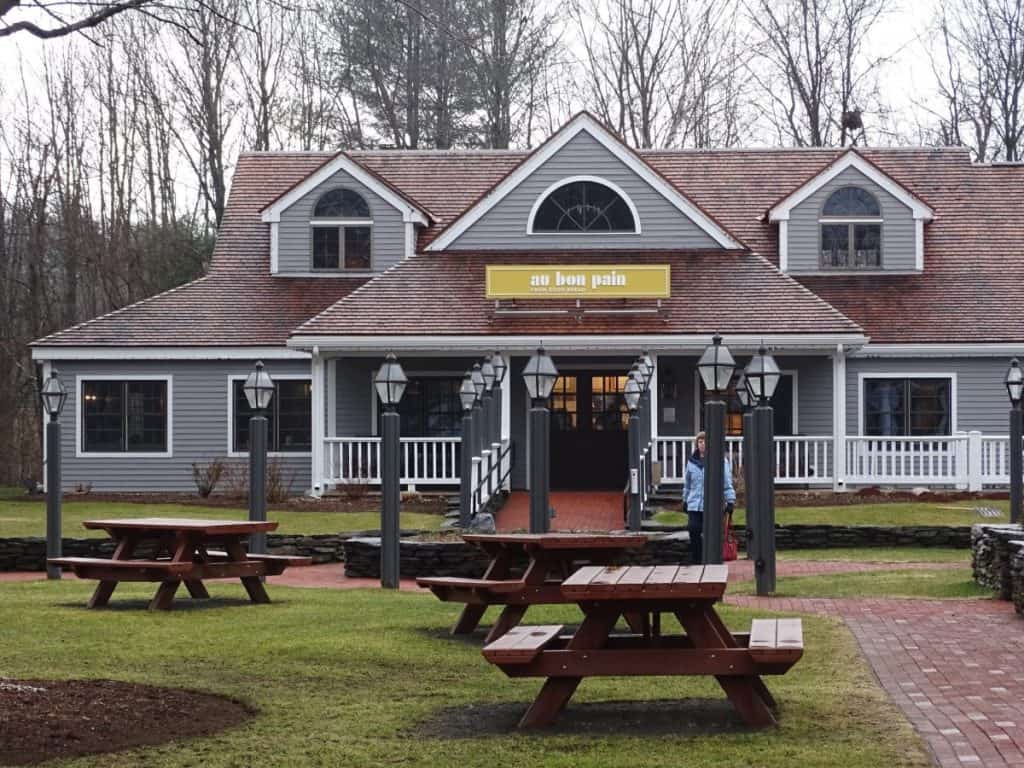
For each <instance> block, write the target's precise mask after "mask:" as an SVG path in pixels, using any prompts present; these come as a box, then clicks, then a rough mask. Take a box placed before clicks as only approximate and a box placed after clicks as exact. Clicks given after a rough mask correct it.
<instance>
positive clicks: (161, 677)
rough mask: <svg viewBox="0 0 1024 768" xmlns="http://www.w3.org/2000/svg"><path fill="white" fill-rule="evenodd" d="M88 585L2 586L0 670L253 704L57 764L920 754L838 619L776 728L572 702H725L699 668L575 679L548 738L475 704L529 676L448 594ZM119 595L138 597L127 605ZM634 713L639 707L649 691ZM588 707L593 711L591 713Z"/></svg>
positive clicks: (819, 640)
mask: <svg viewBox="0 0 1024 768" xmlns="http://www.w3.org/2000/svg"><path fill="white" fill-rule="evenodd" d="M90 589H91V585H89V584H85V583H81V582H76V581H72V580H65V581H63V582H59V583H48V582H45V581H41V582H27V583H19V584H11V583H8V584H0V603H2V604H3V606H4V619H5V620H4V621H3V622H0V670H3V674H4V675H5V676H7V677H12V678H88V677H95V678H114V679H120V680H127V681H134V682H145V683H150V684H158V685H182V686H187V687H192V688H197V689H202V690H207V691H212V692H216V693H222V694H226V695H229V696H233V697H237V698H240V699H242V700H244V701H246V702H248V703H250V704H252V705H254V706H255V707H256V708H257V709H258V710H259V714H258V715H257V717H256V719H255V720H253V721H251V722H250V723H249V724H247V725H243V726H241V727H239V728H237V729H235V730H232V731H228V732H225V733H222V734H220V735H217V736H213V737H207V738H203V739H200V740H196V741H192V742H189V743H188V744H172V745H167V746H164V747H155V748H146V749H140V750H134V751H130V752H124V753H121V754H118V755H104V756H97V757H92V758H81V759H78V760H76V761H72V762H63V763H59V765H62V766H76V768H84V766H103V767H104V768H107V767H110V768H121V767H127V766H139V765H145V766H147V768H167V767H168V766H196V765H204V766H211V767H212V768H217V767H218V766H224V767H226V766H241V765H245V766H253V767H255V768H259V767H260V766H273V767H274V768H277V766H314V765H316V766H318V765H345V766H381V765H402V766H410V767H413V768H415V767H416V766H425V767H426V766H430V767H433V766H442V765H457V766H460V768H476V767H479V768H491V766H494V765H495V764H501V765H503V766H509V767H510V768H517V767H518V766H551V767H552V768H569V766H576V767H579V768H590V767H595V768H596V767H597V766H600V767H601V768H607V767H611V766H631V768H632V767H634V766H636V767H643V766H665V767H666V768H677V767H678V766H680V765H687V766H702V767H704V768H736V767H737V766H759V767H762V768H791V767H792V766H804V767H813V766H833V765H842V766H844V768H869V767H870V768H875V767H876V766H883V765H884V766H921V767H922V768H923V766H927V765H930V764H931V763H930V761H929V759H928V757H927V754H926V752H925V750H924V748H923V745H922V742H921V741H920V739H919V738H918V737H917V736H916V735H915V734H914V733H913V731H912V729H911V728H910V726H909V724H908V723H907V721H906V720H905V719H904V717H903V716H902V715H901V714H900V712H899V711H898V710H897V709H896V708H895V707H894V706H893V705H892V704H891V703H890V701H889V699H888V698H887V696H886V695H885V694H884V692H883V691H882V690H881V689H880V688H879V687H878V684H877V683H876V681H875V679H874V677H873V675H872V674H871V672H870V671H869V669H868V668H867V666H866V665H865V662H864V661H863V659H862V658H861V656H860V654H859V653H858V651H857V649H856V644H855V642H854V641H853V639H852V637H851V636H850V634H849V632H848V631H847V630H846V629H845V628H844V627H842V626H841V625H840V624H839V623H838V622H835V621H833V620H830V619H826V618H818V617H806V618H804V628H805V638H806V644H807V649H808V650H807V653H806V655H805V656H804V658H803V660H802V661H800V663H798V664H797V665H796V666H795V667H794V668H793V670H792V671H791V672H790V673H788V674H787V675H785V676H784V677H780V678H769V679H768V683H769V686H770V687H771V689H772V691H773V692H774V693H775V695H776V698H777V699H778V700H779V701H780V703H781V706H782V711H781V725H780V727H779V728H777V729H769V730H767V731H761V732H751V731H747V730H745V729H722V728H715V729H713V730H712V731H710V732H708V731H706V730H705V731H702V732H697V733H694V732H693V731H688V730H687V729H688V728H689V726H688V724H687V723H688V717H687V712H690V713H694V712H700V711H708V709H709V706H708V704H707V702H703V703H702V702H700V701H697V702H691V703H689V704H685V703H682V704H679V705H678V706H680V707H681V708H682V709H681V712H680V714H679V716H678V719H675V717H674V716H671V717H670V718H669V719H668V724H667V726H666V727H665V729H664V730H662V731H661V732H660V733H658V734H655V735H645V736H639V735H635V734H632V733H631V732H630V729H629V726H628V725H623V724H622V723H621V719H620V717H609V716H607V715H605V716H604V720H603V721H602V724H601V725H600V726H592V727H590V728H575V729H574V728H573V727H572V722H573V720H572V717H573V712H574V711H576V712H577V716H578V712H579V708H580V706H581V705H585V704H587V703H591V704H593V703H594V702H602V701H624V700H627V701H628V700H651V699H654V700H662V701H664V700H673V701H676V700H680V699H690V698H696V699H705V700H706V699H713V700H714V702H716V703H715V704H714V705H713V707H718V708H719V709H714V708H712V711H720V712H725V711H726V710H725V709H724V708H721V704H720V702H721V701H723V700H724V697H723V694H722V693H721V691H720V690H719V689H718V687H717V685H716V684H714V683H713V682H711V681H708V680H695V679H689V678H677V679H666V678H632V679H629V678H605V679H594V680H588V681H585V682H584V683H583V685H582V686H581V687H580V690H579V692H578V693H577V695H576V697H574V699H573V701H572V702H571V703H570V705H569V711H568V713H567V714H568V718H567V719H566V720H565V721H564V725H563V726H562V727H561V728H560V729H558V730H556V731H555V732H554V733H549V734H546V735H541V734H519V733H515V732H510V731H508V730H506V729H505V727H504V725H495V718H494V717H493V716H491V715H489V714H488V711H487V710H482V709H481V708H484V707H488V706H493V705H504V707H505V710H504V711H505V716H506V718H507V716H508V715H509V714H511V715H512V716H515V715H517V714H518V713H521V712H522V711H523V710H524V709H525V707H526V705H527V704H528V702H529V701H530V700H532V698H533V696H534V695H535V693H536V692H537V690H538V688H539V685H540V683H539V682H538V681H537V680H531V679H523V680H510V679H508V678H506V677H505V676H504V675H503V674H502V673H500V672H499V671H498V670H497V669H495V668H493V667H491V666H490V665H489V664H487V663H486V662H485V661H484V660H483V659H482V657H481V656H480V650H479V638H477V640H476V641H475V642H472V643H467V642H462V641H456V640H453V639H451V638H450V637H448V636H447V629H448V627H449V626H450V625H451V623H452V622H453V621H454V619H455V617H456V615H457V613H458V610H459V606H457V605H449V604H442V603H439V602H438V601H437V600H435V599H434V598H433V597H431V596H428V595H424V594H414V593H405V592H403V593H383V592H380V591H376V590H374V591H369V590H366V591H334V590H313V589H307V590H302V589H288V588H283V587H275V586H274V585H273V584H271V585H270V590H271V596H272V597H273V598H274V599H275V600H276V602H275V603H273V604H271V605H267V606H251V605H248V604H243V603H241V602H237V601H238V600H239V598H240V597H241V594H242V592H241V588H240V587H239V586H238V585H232V584H214V585H213V587H212V589H211V591H212V593H213V595H214V597H215V598H225V597H229V598H231V599H232V600H231V602H222V601H221V600H216V601H214V603H213V604H207V605H202V606H201V607H197V608H195V609H185V610H177V611H175V612H172V613H169V614H152V613H149V612H147V611H146V610H145V609H144V605H145V602H144V601H145V599H147V598H148V597H149V596H150V593H151V591H152V590H151V587H150V586H149V585H139V586H128V587H126V588H124V589H123V591H122V587H119V588H118V592H117V593H115V597H114V603H112V605H114V606H115V607H114V609H112V610H107V611H97V612H90V611H87V610H85V609H84V608H83V607H82V605H83V604H84V602H85V600H86V597H87V596H88V594H89V591H90ZM125 596H129V597H132V598H136V599H135V600H132V601H130V603H129V605H128V606H126V605H125V603H124V602H122V601H123V599H124V598H125ZM118 598H120V601H119V599H118ZM182 602H183V603H187V600H184V601H182ZM722 613H723V616H724V618H725V621H726V622H727V624H729V625H730V626H731V627H733V628H735V629H737V630H739V629H745V628H747V627H748V626H749V623H750V619H751V617H752V616H754V615H764V612H758V613H754V612H751V611H747V610H739V609H735V608H728V607H726V608H724V609H723V611H722ZM529 619H530V621H531V623H548V622H566V623H573V622H577V621H578V620H579V614H578V612H577V611H576V610H575V609H574V608H569V607H566V606H552V607H544V608H539V609H533V610H532V611H531V615H530V617H529ZM672 706H673V707H674V706H677V705H676V704H673V705H672ZM636 711H637V713H638V714H637V718H636V719H638V720H640V721H644V708H643V704H638V705H637V708H636ZM452 712H454V714H452ZM456 716H457V717H458V718H459V720H461V721H462V722H464V723H465V722H467V720H468V723H467V724H466V725H465V728H464V730H463V731H462V732H461V735H460V737H458V738H452V737H447V738H440V737H437V736H435V735H434V733H435V730H436V728H437V727H448V728H451V727H452V726H450V725H448V724H449V723H451V722H452V721H453V718H454V717H456ZM598 717H599V715H596V714H594V715H590V721H591V722H592V723H593V722H597V718H598ZM424 723H430V725H424ZM676 729H678V730H676ZM488 731H490V732H489V733H488ZM481 732H483V734H484V735H481ZM48 765H54V763H48Z"/></svg>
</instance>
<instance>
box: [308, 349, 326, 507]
mask: <svg viewBox="0 0 1024 768" xmlns="http://www.w3.org/2000/svg"><path fill="white" fill-rule="evenodd" d="M325 385H326V379H325V376H324V358H323V356H322V355H321V354H320V350H319V349H316V348H314V349H313V356H312V358H310V363H309V387H310V392H309V411H310V414H309V415H310V421H311V422H312V424H311V425H310V440H311V441H312V443H313V444H312V446H311V448H312V450H311V451H310V468H309V470H310V471H309V473H310V485H311V486H312V487H311V491H312V494H313V496H315V497H318V498H319V496H320V495H321V494H322V493H323V490H324V474H325V473H324V437H325V430H324V422H325V421H326V420H327V408H326V401H325V398H324V387H325Z"/></svg>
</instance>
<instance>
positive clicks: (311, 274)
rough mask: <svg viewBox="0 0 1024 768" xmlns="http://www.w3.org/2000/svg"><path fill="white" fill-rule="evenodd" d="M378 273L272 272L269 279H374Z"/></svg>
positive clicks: (358, 270)
mask: <svg viewBox="0 0 1024 768" xmlns="http://www.w3.org/2000/svg"><path fill="white" fill-rule="evenodd" d="M379 274H380V272H375V271H373V270H367V269H353V270H344V269H318V270H315V271H311V272H272V273H271V274H270V276H271V277H376V276H377V275H379Z"/></svg>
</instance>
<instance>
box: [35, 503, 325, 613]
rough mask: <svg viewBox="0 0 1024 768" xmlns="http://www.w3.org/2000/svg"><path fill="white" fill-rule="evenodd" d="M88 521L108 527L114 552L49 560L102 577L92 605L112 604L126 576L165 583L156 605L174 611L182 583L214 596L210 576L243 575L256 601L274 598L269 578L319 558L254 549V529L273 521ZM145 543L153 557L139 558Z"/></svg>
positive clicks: (268, 526) (195, 591)
mask: <svg viewBox="0 0 1024 768" xmlns="http://www.w3.org/2000/svg"><path fill="white" fill-rule="evenodd" d="M82 524H83V525H84V526H85V527H86V528H88V529H90V530H103V531H106V532H107V533H108V534H109V535H110V537H111V538H112V539H114V541H115V542H116V546H115V548H114V555H113V557H112V558H111V559H109V560H107V559H104V558H97V557H58V558H52V559H51V560H50V561H49V562H50V563H52V564H54V565H60V566H64V567H68V568H71V569H72V570H73V571H74V572H75V575H76V576H78V577H79V578H81V579H97V580H99V584H98V585H97V586H96V590H95V591H94V592H93V594H92V597H91V598H90V599H89V603H88V607H89V608H101V607H103V606H105V605H107V603H108V602H109V601H110V596H111V595H112V594H113V592H114V590H115V589H116V588H117V585H118V583H119V582H121V581H153V582H159V583H160V586H159V587H158V588H157V591H156V594H155V595H154V596H153V599H152V600H151V601H150V603H149V608H150V610H169V609H170V608H171V605H172V603H173V601H174V595H175V593H176V592H177V591H178V587H180V586H181V584H182V582H184V584H185V587H186V589H188V592H189V594H190V595H191V596H192V597H193V598H195V599H204V598H208V597H209V596H210V594H209V592H207V591H206V587H205V586H204V585H203V580H205V579H233V578H237V579H240V580H241V582H242V585H243V586H244V587H245V591H246V593H248V595H249V599H250V600H252V602H254V603H269V602H270V597H269V595H267V590H266V589H265V588H264V586H263V577H265V576H277V575H279V574H281V573H282V572H283V571H284V570H285V568H287V567H289V566H305V565H311V564H312V562H313V561H312V558H308V557H290V556H284V555H253V554H249V553H248V552H247V551H246V548H245V545H244V542H245V540H246V539H247V538H248V537H249V535H250V534H253V533H259V532H266V531H273V530H274V529H276V528H277V523H276V522H270V521H268V522H253V521H232V520H190V519H179V518H169V517H142V518H129V519H124V520H86V521H84V522H83V523H82ZM140 545H147V546H148V547H149V549H150V550H151V551H150V554H149V558H148V559H136V558H134V557H133V556H134V554H135V551H136V550H137V549H138V548H139V547H140Z"/></svg>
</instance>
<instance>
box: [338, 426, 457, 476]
mask: <svg viewBox="0 0 1024 768" xmlns="http://www.w3.org/2000/svg"><path fill="white" fill-rule="evenodd" d="M380 442H381V441H380V438H379V437H327V438H324V480H325V482H326V483H328V484H330V485H345V484H353V483H363V484H366V485H380ZM461 443H462V440H461V438H458V437H403V438H401V447H400V452H399V457H400V460H401V465H402V470H401V482H402V484H403V485H410V484H411V485H456V484H458V482H459V451H460V450H461Z"/></svg>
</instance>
